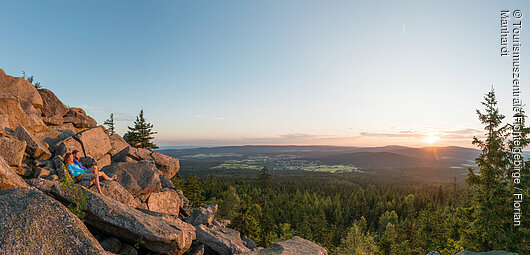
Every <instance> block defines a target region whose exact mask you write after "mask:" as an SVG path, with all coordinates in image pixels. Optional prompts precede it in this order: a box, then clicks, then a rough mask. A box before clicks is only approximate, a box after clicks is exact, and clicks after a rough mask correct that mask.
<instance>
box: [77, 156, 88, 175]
mask: <svg viewBox="0 0 530 255" xmlns="http://www.w3.org/2000/svg"><path fill="white" fill-rule="evenodd" d="M74 163H75V164H76V165H77V166H79V167H80V168H81V169H83V170H84V171H85V172H86V173H88V172H90V171H89V170H88V168H86V167H85V166H83V164H82V163H81V162H79V160H77V159H74Z"/></svg>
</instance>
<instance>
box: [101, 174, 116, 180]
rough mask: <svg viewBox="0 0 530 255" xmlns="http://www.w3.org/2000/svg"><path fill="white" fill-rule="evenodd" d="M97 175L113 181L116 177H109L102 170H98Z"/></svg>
mask: <svg viewBox="0 0 530 255" xmlns="http://www.w3.org/2000/svg"><path fill="white" fill-rule="evenodd" d="M98 176H99V177H102V178H103V179H104V180H107V181H115V180H116V177H114V178H110V177H109V176H108V175H107V174H105V173H104V172H98Z"/></svg>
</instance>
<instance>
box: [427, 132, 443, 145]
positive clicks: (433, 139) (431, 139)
mask: <svg viewBox="0 0 530 255" xmlns="http://www.w3.org/2000/svg"><path fill="white" fill-rule="evenodd" d="M438 140H440V137H439V136H437V135H435V134H429V135H427V138H425V142H426V143H428V144H433V143H435V142H436V141H438Z"/></svg>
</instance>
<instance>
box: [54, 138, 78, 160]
mask: <svg viewBox="0 0 530 255" xmlns="http://www.w3.org/2000/svg"><path fill="white" fill-rule="evenodd" d="M74 150H77V151H80V152H81V155H83V146H82V145H81V143H79V141H77V140H76V139H74V138H73V137H69V138H66V139H64V140H63V141H62V142H60V143H59V145H58V146H57V149H56V150H55V154H56V155H61V156H63V155H64V154H65V153H67V152H70V153H71V152H72V151H74Z"/></svg>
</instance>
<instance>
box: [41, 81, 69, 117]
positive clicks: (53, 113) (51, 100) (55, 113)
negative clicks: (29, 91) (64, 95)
mask: <svg viewBox="0 0 530 255" xmlns="http://www.w3.org/2000/svg"><path fill="white" fill-rule="evenodd" d="M37 91H38V92H39V94H40V96H41V98H42V106H43V107H42V115H43V116H44V117H55V118H58V119H59V118H60V119H61V120H60V121H61V122H62V121H63V120H62V117H63V116H64V115H66V113H67V112H68V107H66V106H65V105H64V104H63V102H61V100H59V98H57V96H56V95H55V94H54V93H53V92H52V91H51V90H49V89H38V90H37Z"/></svg>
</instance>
